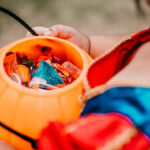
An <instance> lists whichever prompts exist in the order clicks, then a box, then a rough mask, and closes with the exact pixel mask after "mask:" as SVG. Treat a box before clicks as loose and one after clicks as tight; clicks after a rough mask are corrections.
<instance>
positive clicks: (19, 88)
mask: <svg viewBox="0 0 150 150" xmlns="http://www.w3.org/2000/svg"><path fill="white" fill-rule="evenodd" d="M45 38H47V39H51V40H56V41H61V42H63V43H64V42H65V43H67V44H69V45H71V46H72V47H74V48H75V49H76V51H77V52H78V53H79V54H80V56H81V58H82V61H83V69H82V72H81V74H80V76H79V77H78V78H77V79H76V80H75V81H73V82H72V83H71V84H69V85H67V86H65V87H62V88H59V89H55V90H49V91H46V90H45V91H37V90H34V89H30V88H26V87H23V86H21V85H19V84H18V83H15V82H14V81H13V80H12V79H11V78H10V77H9V76H8V75H7V74H6V72H5V70H4V65H3V60H4V57H5V55H6V53H7V52H8V51H9V49H11V48H12V47H13V46H15V45H17V44H19V43H21V42H25V41H28V40H32V39H35V38H34V36H33V37H28V38H23V39H20V40H17V41H15V42H13V43H11V44H10V45H8V46H7V47H6V48H4V50H3V51H2V52H1V56H0V64H1V65H0V73H1V77H2V78H3V80H5V82H7V84H8V85H10V86H11V87H12V88H15V89H16V90H17V91H22V92H23V93H26V94H31V95H45V96H48V95H54V94H59V93H63V92H65V91H67V90H70V89H71V88H73V87H75V86H77V85H78V84H80V82H83V81H82V80H83V77H84V75H85V74H86V70H87V67H88V63H87V61H86V57H85V56H84V55H83V53H82V52H81V51H80V50H82V49H81V48H79V47H78V46H76V45H75V44H73V43H71V42H69V41H67V40H63V39H60V38H57V37H49V36H38V37H36V39H45Z"/></svg>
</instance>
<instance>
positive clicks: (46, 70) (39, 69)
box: [4, 51, 81, 90]
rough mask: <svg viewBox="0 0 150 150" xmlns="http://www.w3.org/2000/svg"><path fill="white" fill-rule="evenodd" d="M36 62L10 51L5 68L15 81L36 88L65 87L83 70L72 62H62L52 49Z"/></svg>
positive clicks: (5, 61) (5, 60)
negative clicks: (53, 53)
mask: <svg viewBox="0 0 150 150" xmlns="http://www.w3.org/2000/svg"><path fill="white" fill-rule="evenodd" d="M35 62H36V63H35ZM35 62H34V61H33V59H29V58H28V57H27V56H26V55H24V54H23V53H19V52H15V53H13V52H8V53H7V54H6V57H5V59H4V68H5V71H6V73H7V74H8V75H9V76H10V77H11V79H12V80H13V81H15V82H17V83H18V84H20V85H23V86H25V87H30V88H33V89H36V90H40V89H41V90H52V89H57V88H61V87H64V86H66V85H68V84H70V83H72V82H73V81H74V80H75V79H76V78H77V77H78V76H79V75H80V72H81V70H80V69H78V68H77V67H76V66H75V65H73V64H72V63H71V62H69V61H66V62H62V60H61V59H60V58H58V57H56V56H54V55H52V54H51V53H50V51H45V52H43V55H42V56H39V58H37V60H35Z"/></svg>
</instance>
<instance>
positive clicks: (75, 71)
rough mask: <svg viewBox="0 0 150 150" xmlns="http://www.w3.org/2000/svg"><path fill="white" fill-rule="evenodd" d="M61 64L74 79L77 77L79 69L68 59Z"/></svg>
mask: <svg viewBox="0 0 150 150" xmlns="http://www.w3.org/2000/svg"><path fill="white" fill-rule="evenodd" d="M62 66H63V67H64V68H66V69H67V70H68V72H69V73H70V74H71V75H72V77H73V78H74V79H76V78H78V76H79V75H80V73H81V70H80V69H79V68H78V67H76V66H75V65H73V64H72V63H71V62H69V61H65V62H64V63H63V64H62Z"/></svg>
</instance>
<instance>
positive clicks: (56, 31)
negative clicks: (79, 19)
mask: <svg viewBox="0 0 150 150" xmlns="http://www.w3.org/2000/svg"><path fill="white" fill-rule="evenodd" d="M49 31H51V36H56V37H59V38H62V39H70V38H71V37H72V36H74V34H75V33H76V30H75V29H74V28H72V27H70V26H65V25H61V24H58V25H54V26H52V27H51V28H49Z"/></svg>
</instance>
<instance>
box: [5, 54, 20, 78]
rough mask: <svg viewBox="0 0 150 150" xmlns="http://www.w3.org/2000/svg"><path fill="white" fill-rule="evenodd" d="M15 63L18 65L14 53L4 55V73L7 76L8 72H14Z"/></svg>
mask: <svg viewBox="0 0 150 150" xmlns="http://www.w3.org/2000/svg"><path fill="white" fill-rule="evenodd" d="M17 65H18V61H17V57H16V54H10V55H8V56H6V57H5V59H4V68H5V71H6V73H7V74H8V75H9V76H10V74H12V73H14V72H16V70H17Z"/></svg>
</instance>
